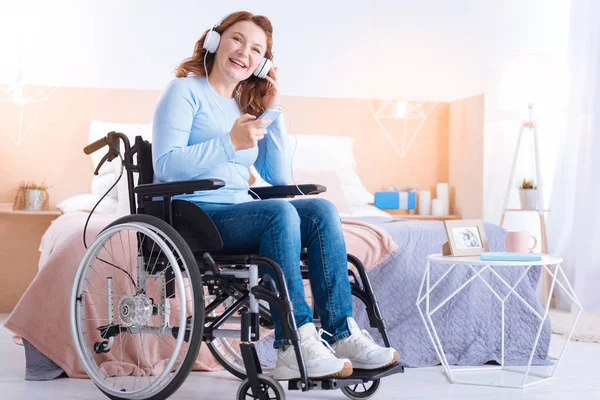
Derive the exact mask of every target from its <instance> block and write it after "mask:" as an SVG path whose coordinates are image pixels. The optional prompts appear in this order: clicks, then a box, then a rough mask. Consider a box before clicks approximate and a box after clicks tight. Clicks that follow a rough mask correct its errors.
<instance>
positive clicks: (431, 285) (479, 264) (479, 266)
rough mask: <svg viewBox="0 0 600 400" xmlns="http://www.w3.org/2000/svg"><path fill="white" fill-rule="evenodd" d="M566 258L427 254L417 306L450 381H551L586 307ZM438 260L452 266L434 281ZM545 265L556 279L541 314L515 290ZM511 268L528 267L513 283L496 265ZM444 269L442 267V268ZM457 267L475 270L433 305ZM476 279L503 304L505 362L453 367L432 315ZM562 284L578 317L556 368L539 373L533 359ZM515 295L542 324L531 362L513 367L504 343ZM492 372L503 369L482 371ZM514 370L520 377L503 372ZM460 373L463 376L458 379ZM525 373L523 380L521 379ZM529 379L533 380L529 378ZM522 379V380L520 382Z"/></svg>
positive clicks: (500, 383) (523, 385)
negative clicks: (494, 284) (491, 280)
mask: <svg viewBox="0 0 600 400" xmlns="http://www.w3.org/2000/svg"><path fill="white" fill-rule="evenodd" d="M562 261H563V260H562V258H561V257H557V256H552V255H543V256H542V261H534V262H522V261H518V262H517V261H481V260H480V258H479V256H467V257H454V256H443V255H441V254H431V255H429V256H428V257H427V262H426V264H425V271H424V273H423V279H422V280H421V285H420V287H419V295H418V297H417V303H416V305H417V309H418V310H419V314H420V315H421V319H422V320H423V324H424V325H425V329H426V330H427V334H428V335H429V339H430V340H431V342H432V344H433V347H434V349H435V352H436V354H437V356H438V358H439V360H440V363H441V364H442V367H443V368H444V372H445V373H446V376H447V378H448V380H449V381H450V382H451V383H461V384H466V385H479V386H494V387H511V388H521V389H522V388H527V387H530V386H533V385H536V384H539V383H542V382H545V381H548V380H551V379H552V378H553V377H554V373H555V372H556V369H557V368H558V365H559V364H560V361H561V359H562V357H563V354H564V351H565V349H566V348H567V344H568V343H569V341H570V339H571V335H572V334H573V331H574V330H575V326H576V325H577V321H578V320H579V316H580V315H581V311H582V307H581V304H580V303H579V300H578V299H577V296H576V295H575V292H574V291H573V288H572V287H571V284H570V283H569V281H568V279H567V276H566V275H565V273H564V271H563V269H562V268H561V263H562ZM432 263H434V264H436V265H440V264H441V265H445V266H447V267H448V268H447V269H446V271H444V273H443V274H442V275H441V276H440V277H439V278H438V279H437V280H436V281H435V282H431V264H432ZM539 265H541V266H542V268H544V269H545V270H546V271H547V272H548V274H549V276H550V277H551V278H552V282H551V284H550V291H549V296H548V300H547V301H546V304H545V305H544V311H543V314H540V313H539V312H537V311H536V310H535V308H534V307H532V305H531V304H530V303H529V302H528V301H527V300H525V299H524V298H523V297H522V296H521V295H520V294H519V293H517V291H516V290H515V289H516V288H517V286H518V285H519V284H520V283H521V281H522V280H523V278H525V277H526V276H527V274H528V273H529V271H530V270H531V268H532V267H534V266H539ZM510 267H525V268H523V270H524V271H523V273H522V274H521V275H520V276H519V279H518V280H517V281H516V282H515V283H514V284H513V285H511V284H509V283H508V282H507V281H506V280H505V279H504V278H502V276H501V275H500V274H498V272H497V271H496V270H495V269H496V268H510ZM438 268H441V267H438ZM455 268H468V269H470V270H471V271H472V272H473V275H471V276H470V277H469V278H468V279H466V280H465V282H464V283H463V284H461V285H460V286H459V287H458V288H457V289H456V290H454V291H453V292H452V293H450V294H449V295H448V296H446V297H445V298H443V299H442V300H441V301H440V302H439V303H438V304H436V305H435V307H432V306H431V304H430V296H431V294H432V293H433V292H434V290H435V289H436V288H437V287H438V285H440V283H441V282H442V281H443V280H444V278H446V277H447V276H448V274H450V272H452V270H454V269H455ZM485 271H490V273H491V276H494V277H495V278H496V279H497V280H498V282H500V284H501V286H502V287H504V288H506V289H507V290H508V292H507V293H505V294H503V293H498V291H497V290H495V289H494V288H493V287H492V286H491V285H490V284H489V283H488V282H487V281H486V280H485V279H484V277H483V276H482V274H483V273H484V272H485ZM475 279H479V280H480V281H481V282H483V283H484V284H485V286H486V287H487V289H489V290H490V291H491V292H492V293H493V295H494V297H495V298H496V299H498V301H499V302H500V304H501V314H502V315H501V319H500V324H501V329H500V331H501V338H500V342H501V344H500V352H501V355H500V358H501V362H500V365H499V366H477V367H457V366H453V367H450V365H449V364H448V359H447V358H446V354H445V353H444V347H443V346H442V342H441V341H440V337H439V335H438V332H437V330H436V327H435V325H434V323H433V320H432V316H433V315H434V314H435V313H436V312H438V311H439V310H440V309H441V308H442V307H444V306H445V305H446V304H447V303H448V302H449V301H450V300H451V299H452V298H453V297H455V296H456V295H458V294H459V293H460V291H461V290H463V289H464V288H465V287H466V286H467V285H469V284H470V283H471V282H473V281H474V280H475ZM556 286H558V287H560V288H561V289H562V290H563V292H564V294H565V295H566V296H567V297H568V298H570V299H571V301H572V302H573V303H574V304H575V305H576V306H577V307H578V308H579V311H578V312H577V315H576V317H575V320H574V322H573V327H572V328H571V331H570V332H569V335H568V338H567V341H566V343H565V344H564V346H563V348H562V350H561V351H560V354H559V356H558V359H557V360H556V363H555V364H554V367H553V368H552V369H551V372H550V373H538V372H537V371H530V370H531V362H532V360H533V355H534V354H535V350H536V348H537V346H538V342H539V339H540V334H541V332H542V328H543V326H544V323H545V321H546V319H547V318H548V309H549V308H550V299H551V298H552V294H553V293H554V289H555V287H556ZM511 296H514V297H516V298H517V299H518V301H520V302H521V303H522V304H523V305H524V306H525V308H526V309H527V310H528V311H530V312H531V313H533V315H534V316H535V317H536V318H537V320H538V321H539V326H538V327H537V332H536V337H535V340H534V342H533V346H532V349H531V353H530V355H529V361H528V363H527V365H526V366H525V367H524V368H523V367H509V366H506V365H505V363H504V361H505V360H504V356H505V354H504V342H505V330H504V328H505V322H506V321H505V316H504V314H505V303H506V301H507V300H508V299H509V298H510V297H511ZM490 371H499V372H494V373H495V374H499V375H498V376H496V375H494V378H490V377H489V376H488V375H487V374H486V375H485V378H484V379H482V375H483V374H481V372H490ZM506 372H508V373H511V374H512V375H515V374H516V375H517V379H514V377H512V378H511V379H508V378H507V377H505V376H502V375H500V374H504V373H506ZM458 376H460V378H458ZM521 376H522V379H521ZM528 378H529V380H528ZM519 382H520V383H519Z"/></svg>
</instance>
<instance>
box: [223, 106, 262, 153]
mask: <svg viewBox="0 0 600 400" xmlns="http://www.w3.org/2000/svg"><path fill="white" fill-rule="evenodd" d="M269 122H271V121H269V120H268V119H267V118H262V119H256V117H255V116H254V115H252V114H244V115H242V116H241V117H239V118H238V119H236V120H235V123H234V124H233V128H231V132H229V137H230V138H231V143H232V144H233V148H234V149H235V151H239V150H245V149H251V148H253V147H256V144H257V143H258V141H259V140H261V139H262V138H264V137H265V133H267V130H266V129H265V128H261V127H260V126H261V125H267V124H268V123H269Z"/></svg>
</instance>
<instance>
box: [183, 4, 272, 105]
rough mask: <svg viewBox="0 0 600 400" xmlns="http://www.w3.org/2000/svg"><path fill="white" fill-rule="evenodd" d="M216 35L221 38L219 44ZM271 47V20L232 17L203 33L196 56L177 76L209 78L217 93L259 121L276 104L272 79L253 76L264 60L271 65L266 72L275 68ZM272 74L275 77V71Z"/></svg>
mask: <svg viewBox="0 0 600 400" xmlns="http://www.w3.org/2000/svg"><path fill="white" fill-rule="evenodd" d="M214 33H217V34H219V37H217V39H216V43H215V42H213V40H214V39H213V37H212V35H213V34H214ZM217 46H218V48H219V51H218V52H216V48H217ZM272 46H273V26H272V25H271V22H270V21H269V19H268V18H266V17H264V16H261V15H253V14H251V13H249V12H237V13H234V14H230V15H227V16H226V17H225V18H224V19H223V20H222V21H221V22H220V23H218V24H217V25H216V26H215V27H214V28H212V29H210V30H207V31H206V32H204V34H203V35H202V37H201V38H200V39H199V40H198V41H197V42H196V45H195V46H194V53H193V55H192V56H191V57H190V58H188V59H186V60H184V61H183V62H182V63H181V64H180V65H179V67H178V68H177V74H176V76H177V77H178V78H183V77H187V76H190V75H194V76H203V77H206V76H207V74H208V79H209V80H210V83H211V86H212V87H213V88H214V89H215V91H216V92H217V93H219V94H220V95H221V96H223V97H226V98H233V97H236V98H237V99H238V101H239V106H240V109H241V110H242V112H244V113H248V114H252V115H254V116H256V117H258V116H259V115H260V114H262V112H263V111H264V110H265V109H267V108H269V107H272V106H273V105H275V104H276V101H277V99H276V92H277V91H274V90H272V89H273V86H275V87H277V83H276V81H275V80H274V79H273V76H268V75H267V76H265V79H260V78H259V77H258V76H257V75H255V74H254V72H255V71H256V70H257V68H260V67H261V66H262V65H264V64H262V62H263V60H264V59H267V61H268V63H267V65H266V67H267V68H268V66H270V65H272V64H271V59H272V58H273V53H272V51H271V49H272ZM216 70H218V71H219V73H216V72H217V71H216ZM269 72H270V73H269V75H274V73H275V72H276V68H273V69H272V71H269Z"/></svg>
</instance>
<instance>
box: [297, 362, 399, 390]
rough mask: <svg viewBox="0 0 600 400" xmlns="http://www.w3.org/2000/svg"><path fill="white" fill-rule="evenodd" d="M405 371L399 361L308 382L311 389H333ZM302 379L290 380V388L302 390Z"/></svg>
mask: <svg viewBox="0 0 600 400" xmlns="http://www.w3.org/2000/svg"><path fill="white" fill-rule="evenodd" d="M402 372H404V366H403V365H402V364H400V363H398V362H395V363H393V364H391V365H388V366H387V367H385V368H381V369H375V370H367V369H357V370H354V372H353V373H352V375H350V376H347V377H345V378H325V379H309V380H308V384H309V386H310V390H315V389H317V390H318V389H321V390H333V389H341V388H343V387H346V386H351V385H360V384H361V383H364V382H369V381H375V380H378V379H381V378H385V377H386V376H389V375H394V374H398V373H402ZM300 384H301V381H300V379H293V380H290V381H289V382H288V390H301V389H302V388H301V386H300Z"/></svg>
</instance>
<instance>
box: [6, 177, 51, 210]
mask: <svg viewBox="0 0 600 400" xmlns="http://www.w3.org/2000/svg"><path fill="white" fill-rule="evenodd" d="M13 209H14V210H26V211H42V210H47V209H48V185H46V184H45V183H44V182H42V183H41V184H39V185H38V184H37V183H35V182H33V181H30V182H21V183H20V184H19V187H18V189H17V195H16V196H15V202H14V205H13Z"/></svg>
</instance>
